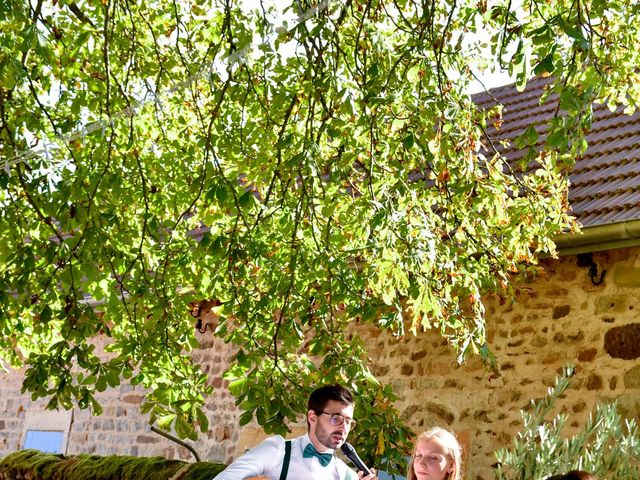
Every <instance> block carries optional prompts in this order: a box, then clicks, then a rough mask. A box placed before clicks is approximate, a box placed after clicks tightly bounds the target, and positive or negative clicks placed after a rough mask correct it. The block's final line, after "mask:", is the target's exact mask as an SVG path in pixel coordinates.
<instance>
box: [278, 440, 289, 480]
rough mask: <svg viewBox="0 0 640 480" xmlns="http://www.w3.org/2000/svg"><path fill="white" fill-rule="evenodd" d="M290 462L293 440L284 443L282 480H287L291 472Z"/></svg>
mask: <svg viewBox="0 0 640 480" xmlns="http://www.w3.org/2000/svg"><path fill="white" fill-rule="evenodd" d="M289 460H291V440H287V441H286V442H284V460H283V462H282V472H280V480H287V473H288V472H289Z"/></svg>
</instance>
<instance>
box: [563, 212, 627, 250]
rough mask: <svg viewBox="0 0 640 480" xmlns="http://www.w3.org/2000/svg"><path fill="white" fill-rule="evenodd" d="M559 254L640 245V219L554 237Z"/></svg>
mask: <svg viewBox="0 0 640 480" xmlns="http://www.w3.org/2000/svg"><path fill="white" fill-rule="evenodd" d="M553 241H554V242H555V244H556V248H557V249H558V255H561V256H563V255H577V254H579V253H588V252H601V251H603V250H613V249H614V248H624V247H635V246H638V245H640V219H636V220H627V221H624V222H616V223H607V224H605V225H595V226H593V227H583V228H582V231H581V232H580V233H565V234H562V235H558V236H557V237H555V238H554V239H553Z"/></svg>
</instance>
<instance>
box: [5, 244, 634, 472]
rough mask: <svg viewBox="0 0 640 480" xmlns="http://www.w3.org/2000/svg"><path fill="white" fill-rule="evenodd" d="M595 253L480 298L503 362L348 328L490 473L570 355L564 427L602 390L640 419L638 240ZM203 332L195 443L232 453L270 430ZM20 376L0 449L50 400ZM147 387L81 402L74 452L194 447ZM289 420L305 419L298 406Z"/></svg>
mask: <svg viewBox="0 0 640 480" xmlns="http://www.w3.org/2000/svg"><path fill="white" fill-rule="evenodd" d="M594 260H595V261H596V263H597V264H598V267H599V269H607V271H608V272H607V275H606V277H605V280H604V282H603V283H602V284H601V285H599V286H594V285H593V284H592V283H591V280H590V278H589V277H588V275H587V270H586V269H584V268H580V267H578V266H577V265H576V257H575V256H568V257H562V258H560V259H558V260H551V259H548V260H545V261H544V266H545V273H544V274H543V275H541V276H539V277H537V278H535V279H531V280H529V281H523V282H520V283H518V284H517V289H518V295H517V297H516V299H515V301H514V302H511V301H508V300H507V301H504V300H501V299H500V298H498V297H497V296H488V297H486V298H484V300H483V301H484V303H485V306H486V309H487V336H488V345H489V346H490V348H491V350H492V352H493V353H494V354H495V356H496V359H497V373H496V372H492V371H491V370H490V369H489V368H487V367H485V366H484V365H483V364H482V362H481V361H480V359H479V358H473V357H472V358H469V359H468V360H467V361H466V362H465V363H464V364H462V365H458V364H457V362H456V355H455V353H454V352H453V351H452V349H451V347H450V346H449V345H447V343H446V341H444V340H443V339H442V338H441V337H440V336H439V335H438V334H436V333H434V332H423V333H420V334H419V335H417V336H415V337H414V336H411V335H408V336H406V337H405V338H401V339H396V338H394V337H392V336H391V335H388V334H386V333H384V332H382V333H381V332H380V331H379V330H377V329H376V328H374V327H360V328H358V329H357V330H354V331H353V334H354V335H359V336H360V337H361V338H362V339H363V340H365V342H366V344H367V347H368V351H369V355H370V357H371V360H372V370H373V371H374V373H375V374H376V375H377V376H378V378H380V380H382V381H384V382H387V383H390V384H391V385H393V387H394V388H395V391H396V392H397V394H398V396H399V400H398V402H397V405H396V406H397V408H398V409H399V410H400V412H401V415H402V417H403V419H404V420H405V421H406V422H407V423H408V424H409V426H410V427H411V428H412V429H413V430H414V431H415V432H420V431H422V430H425V429H427V428H429V427H431V426H434V425H441V426H445V427H447V428H450V429H452V430H453V431H455V432H456V433H457V434H459V436H460V437H461V438H463V439H464V444H465V446H466V448H467V452H466V458H467V465H466V474H465V479H466V480H489V479H492V478H493V477H494V476H493V470H492V465H493V464H495V457H494V455H493V452H494V451H495V450H496V449H497V448H500V447H505V446H508V445H509V444H510V442H511V441H512V438H513V437H514V435H515V434H516V433H517V432H518V431H519V429H520V428H521V425H522V420H521V417H520V409H522V408H523V407H525V406H527V405H528V403H529V401H530V400H531V399H534V398H540V397H542V396H544V395H545V393H546V391H547V388H548V387H549V386H551V385H552V384H553V381H554V379H555V377H556V375H557V374H558V373H559V372H560V371H561V370H562V367H563V366H564V365H565V364H567V363H572V364H574V365H575V367H576V374H575V375H574V377H573V379H572V385H573V387H572V388H571V389H570V390H569V391H568V392H567V394H566V396H565V397H564V398H562V399H561V400H560V402H559V404H558V405H557V411H563V412H565V413H567V414H568V415H569V422H568V423H569V427H570V428H569V431H567V433H568V434H570V433H572V432H575V431H576V430H577V428H578V427H579V426H580V425H582V424H583V423H584V421H585V420H586V418H587V416H588V415H589V412H590V411H591V410H592V409H593V408H594V407H595V405H596V404H597V403H601V402H609V401H612V400H618V402H619V405H620V410H621V412H622V413H623V414H624V415H625V416H627V417H628V418H635V419H636V420H640V356H639V355H640V352H639V351H638V343H637V339H638V335H639V330H640V314H639V312H640V294H639V293H640V292H638V288H640V247H634V248H628V249H620V250H612V251H609V252H601V253H596V254H594ZM207 321H210V322H215V320H213V319H210V318H209V319H208V320H207ZM209 330H210V329H209ZM200 339H201V347H202V348H201V349H200V350H199V351H197V352H196V353H195V358H196V360H197V361H198V362H199V363H200V364H201V365H203V367H204V369H205V371H207V372H208V373H209V375H210V382H211V384H212V385H213V386H214V387H215V388H216V391H215V392H214V394H213V395H212V396H211V397H210V398H209V399H208V400H207V403H206V409H207V411H208V414H209V418H210V423H211V425H210V429H209V432H208V433H207V434H204V435H201V438H200V439H199V441H198V442H196V443H195V444H194V446H195V448H196V450H197V451H198V452H199V453H200V455H201V456H202V458H203V460H208V461H222V462H228V461H230V460H231V459H232V458H234V457H235V456H236V455H238V454H239V453H241V452H242V451H244V449H245V448H246V447H250V446H252V445H253V444H255V443H256V442H257V441H258V440H259V439H260V438H262V437H263V434H262V433H261V432H260V429H259V427H258V426H257V425H256V424H249V425H247V426H245V427H242V428H240V427H238V419H239V415H240V411H239V410H238V409H237V407H235V405H234V401H233V400H234V399H233V397H232V396H231V395H230V394H229V393H228V392H227V390H226V382H225V381H224V380H223V379H222V373H223V372H224V370H225V368H226V366H227V364H228V362H229V360H230V358H231V356H232V355H233V350H232V348H231V347H229V346H228V345H225V344H224V343H223V342H221V341H220V340H218V339H216V338H214V337H213V336H212V335H211V334H210V333H206V334H204V335H201V336H200ZM20 383H21V372H19V371H18V372H11V373H9V374H1V375H0V456H3V455H6V454H8V453H10V452H12V451H15V450H17V449H18V448H19V446H20V441H21V438H22V434H23V431H22V429H23V423H24V415H25V412H26V411H27V410H29V409H39V408H40V409H41V408H42V406H43V402H40V401H38V402H32V401H31V400H30V396H29V395H22V394H20ZM143 393H144V392H143V391H141V390H139V389H137V388H133V387H131V386H129V385H123V386H122V387H120V388H118V389H115V390H108V391H106V392H104V393H103V394H101V395H100V398H99V399H100V401H101V402H102V405H103V407H104V414H103V415H101V416H99V417H93V416H91V414H90V412H88V411H80V410H77V409H76V411H75V419H74V422H73V425H72V427H71V432H70V438H69V448H68V451H67V453H68V454H76V453H81V452H89V453H96V454H100V455H106V454H120V455H141V456H142V455H144V456H149V455H162V456H166V457H169V458H179V459H189V458H190V453H189V452H188V451H187V450H186V449H184V448H182V447H179V446H177V445H175V444H173V443H171V442H169V441H168V440H165V439H164V438H162V437H159V436H158V435H156V434H155V433H153V432H151V431H150V430H149V426H148V424H147V421H148V418H147V416H146V415H141V414H140V409H139V405H140V401H141V398H142V397H141V396H142V394H143ZM356 417H357V412H356ZM293 427H294V428H295V432H296V433H298V432H301V431H304V421H303V416H302V415H301V416H300V423H298V424H297V425H294V426H293Z"/></svg>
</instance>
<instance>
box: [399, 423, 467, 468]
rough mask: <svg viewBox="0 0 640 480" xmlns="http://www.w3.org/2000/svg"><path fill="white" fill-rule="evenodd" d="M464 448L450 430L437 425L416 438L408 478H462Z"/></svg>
mask: <svg viewBox="0 0 640 480" xmlns="http://www.w3.org/2000/svg"><path fill="white" fill-rule="evenodd" d="M461 478H462V448H461V447H460V443H458V440H457V439H456V437H455V436H454V435H453V433H451V432H450V431H448V430H445V429H444V428H439V427H435V428H432V429H430V430H427V431H426V432H423V433H421V434H420V435H418V438H416V443H415V447H414V449H413V455H411V462H410V463H409V472H408V473H407V480H460V479H461Z"/></svg>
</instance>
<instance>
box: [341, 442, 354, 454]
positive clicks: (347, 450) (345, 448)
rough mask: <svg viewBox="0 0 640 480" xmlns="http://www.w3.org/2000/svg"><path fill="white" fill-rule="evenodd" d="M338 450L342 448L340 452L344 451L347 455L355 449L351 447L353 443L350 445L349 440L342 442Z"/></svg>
mask: <svg viewBox="0 0 640 480" xmlns="http://www.w3.org/2000/svg"><path fill="white" fill-rule="evenodd" d="M340 450H342V453H344V454H345V455H347V456H349V455H351V454H354V453H355V452H356V449H355V448H353V445H351V444H350V443H349V442H344V443H343V444H342V446H341V447H340Z"/></svg>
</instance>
